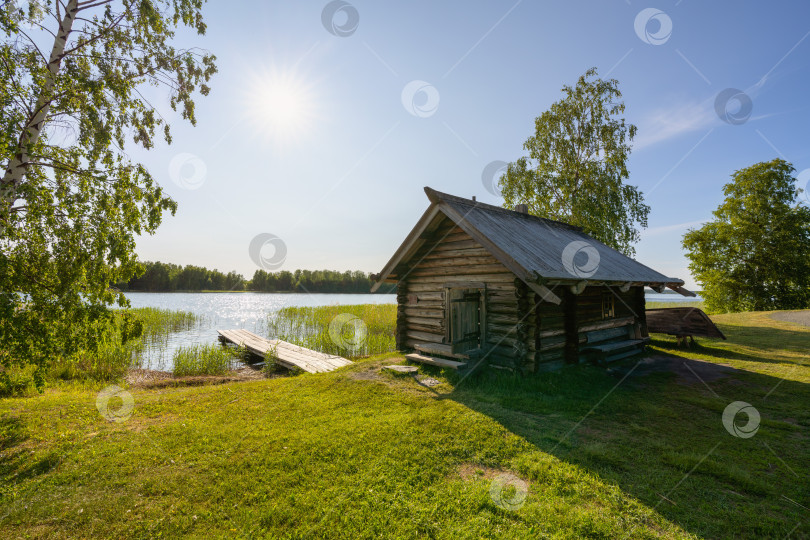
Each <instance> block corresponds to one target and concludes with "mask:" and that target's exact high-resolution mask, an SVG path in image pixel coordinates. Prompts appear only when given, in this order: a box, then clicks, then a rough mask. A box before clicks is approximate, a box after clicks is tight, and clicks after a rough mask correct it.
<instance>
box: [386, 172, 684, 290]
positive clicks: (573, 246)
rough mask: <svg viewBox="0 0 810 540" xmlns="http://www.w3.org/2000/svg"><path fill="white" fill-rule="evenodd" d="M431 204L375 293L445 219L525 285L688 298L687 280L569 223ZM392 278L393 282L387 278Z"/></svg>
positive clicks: (437, 195)
mask: <svg viewBox="0 0 810 540" xmlns="http://www.w3.org/2000/svg"><path fill="white" fill-rule="evenodd" d="M425 193H426V194H427V196H428V198H429V199H430V202H431V205H430V207H429V208H428V209H427V211H426V212H425V214H424V215H423V216H422V218H421V219H420V220H419V222H418V223H417V224H416V226H415V227H414V229H413V230H412V231H411V233H410V234H409V235H408V237H407V238H406V239H405V242H403V244H402V245H401V246H400V248H399V249H398V250H397V252H396V253H395V254H394V256H393V257H392V258H391V260H390V261H389V262H388V264H386V266H385V268H384V269H383V271H382V272H381V273H380V274H378V275H377V276H375V278H376V279H375V280H376V281H377V284H375V289H376V288H377V287H378V286H379V284H380V283H382V282H383V281H385V280H389V281H390V278H394V279H397V278H396V276H392V275H391V274H392V273H393V270H394V268H395V267H396V266H397V265H400V264H402V263H406V264H407V261H408V259H409V257H410V256H411V255H412V254H413V253H414V252H415V250H416V249H418V247H419V246H420V245H421V242H423V240H422V239H421V238H420V237H422V236H424V235H423V233H424V231H425V230H426V229H427V228H428V227H429V226H430V225H431V223H434V222H435V220H436V219H437V218H440V217H441V215H444V216H446V217H447V218H449V219H451V220H452V221H453V222H455V223H456V224H457V225H458V226H459V227H460V228H461V229H462V230H464V231H465V232H466V233H467V234H469V235H470V236H472V237H473V238H474V239H475V240H476V241H478V242H479V243H480V244H481V245H482V246H484V247H485V248H486V249H488V250H489V251H490V252H491V253H492V255H493V256H494V257H495V258H496V259H498V260H499V261H500V262H501V263H503V264H504V266H506V267H507V268H509V269H510V270H511V271H512V272H514V273H515V275H516V276H517V277H519V278H520V279H522V280H524V281H525V282H526V283H527V284H529V285H532V284H537V283H539V284H543V283H548V282H554V283H563V282H571V283H582V282H583V281H587V282H588V283H589V284H598V283H606V284H629V283H632V284H636V285H647V286H651V287H654V288H656V289H660V288H662V287H670V288H672V289H673V290H676V291H678V292H680V293H681V294H684V295H691V293H689V291H686V290H685V289H683V288H682V285H683V280H680V279H677V278H671V277H667V276H665V275H664V274H661V273H660V272H657V271H655V270H653V269H652V268H650V267H648V266H645V265H643V264H641V263H640V262H638V261H636V260H634V259H632V258H630V257H628V256H627V255H624V254H623V253H621V252H619V251H617V250H615V249H613V248H611V247H608V246H606V245H605V244H603V243H601V242H599V241H597V240H595V239H594V238H592V237H590V236H588V235H587V234H585V233H584V232H583V231H582V229H580V228H579V227H575V226H572V225H568V224H566V223H561V222H558V221H553V220H549V219H544V218H540V217H537V216H532V215H530V214H524V213H522V212H515V211H513V210H507V209H505V208H501V207H498V206H493V205H490V204H484V203H481V202H478V201H473V200H470V199H464V198H461V197H456V196H453V195H448V194H446V193H441V192H439V191H436V190H433V189H431V188H428V187H426V188H425ZM389 276H390V278H389Z"/></svg>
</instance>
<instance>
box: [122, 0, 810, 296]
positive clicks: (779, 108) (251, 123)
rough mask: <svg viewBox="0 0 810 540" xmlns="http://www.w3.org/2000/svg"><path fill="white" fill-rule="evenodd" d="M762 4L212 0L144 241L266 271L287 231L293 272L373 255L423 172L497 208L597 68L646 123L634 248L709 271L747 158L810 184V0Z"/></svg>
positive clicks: (398, 226) (414, 200)
mask: <svg viewBox="0 0 810 540" xmlns="http://www.w3.org/2000/svg"><path fill="white" fill-rule="evenodd" d="M746 4H747V5H745V6H741V5H739V3H735V2H716V3H711V4H707V3H702V2H696V1H694V0H679V1H676V0H671V1H662V2H657V3H655V4H650V3H647V2H639V1H637V0H632V1H623V0H610V1H595V0H594V1H588V2H586V1H583V2H533V1H530V0H523V1H518V2H512V1H510V2H475V3H458V4H456V3H441V4H440V3H430V2H411V3H408V4H404V3H394V2H364V1H352V2H343V3H334V2H320V1H312V2H295V3H293V2H251V3H250V4H249V8H246V9H242V10H239V11H237V10H234V9H233V4H229V5H226V4H224V3H209V5H208V6H206V9H205V14H206V19H207V23H208V34H207V35H206V36H205V37H204V38H197V37H193V36H192V39H191V42H193V44H195V45H198V46H202V47H204V48H206V49H208V50H210V51H211V52H213V53H214V54H216V55H217V58H218V60H217V65H218V67H219V73H218V74H216V75H215V77H214V79H213V80H212V84H211V87H212V90H211V93H210V95H209V96H208V97H205V98H199V99H197V110H196V114H197V120H198V125H197V127H196V128H195V127H191V126H190V125H188V124H187V123H183V122H179V121H176V122H174V123H173V137H174V143H173V144H172V145H171V146H167V145H166V144H162V145H158V147H157V148H156V149H154V150H152V151H149V152H144V151H133V152H132V153H131V154H132V157H133V158H134V159H136V160H138V161H141V162H143V163H144V164H145V165H146V166H147V167H148V168H149V170H150V171H151V172H152V174H153V175H154V176H155V177H156V179H157V180H158V181H159V182H160V184H161V185H162V186H164V187H165V189H166V191H167V193H168V194H170V195H171V196H172V197H173V198H174V199H175V200H176V201H177V202H178V204H179V208H178V211H177V215H176V216H175V217H171V216H166V218H165V219H164V223H163V225H162V226H161V227H160V229H159V230H158V232H157V234H155V235H154V236H151V237H141V238H140V239H139V241H138V253H139V256H140V258H141V259H142V260H160V261H163V262H171V263H176V264H183V265H185V264H195V265H199V266H206V267H209V268H218V269H220V270H222V271H226V272H227V271H230V270H236V271H238V272H240V273H242V274H244V275H245V277H247V278H250V277H251V276H252V275H253V272H254V271H255V270H256V269H257V268H258V266H257V265H256V263H255V262H254V261H253V260H252V258H251V256H250V254H249V246H250V244H251V240H252V239H254V238H255V237H256V236H257V235H259V234H271V235H275V236H277V237H278V238H280V239H281V241H283V244H284V246H285V247H286V258H284V260H283V264H281V260H280V259H279V258H278V257H277V258H276V262H277V263H278V264H277V265H276V266H275V267H274V269H276V270H294V269H296V268H308V269H313V270H315V269H333V270H364V271H370V272H378V271H379V270H381V269H382V267H383V265H384V264H385V262H386V261H387V260H388V259H389V258H390V256H391V255H392V254H393V253H394V251H395V250H396V248H397V247H398V246H399V245H400V243H401V242H402V240H403V239H404V238H405V236H406V235H407V234H408V232H409V231H410V230H411V228H412V227H413V226H414V224H415V223H416V221H417V219H418V218H419V216H420V215H421V214H422V212H423V211H424V210H425V209H426V208H427V206H428V204H429V202H428V200H427V198H426V196H425V194H424V192H423V187H424V186H430V187H432V188H434V189H437V190H440V191H444V192H447V193H451V194H454V195H458V196H462V197H467V198H469V197H472V196H476V197H477V199H478V200H480V201H483V202H487V203H490V204H496V205H501V204H502V203H503V199H502V198H500V197H499V196H498V195H497V194H496V192H495V190H494V189H492V186H491V185H488V183H487V182H486V181H485V179H484V178H482V175H483V173H484V171H485V169H487V166H488V165H489V164H490V163H492V162H495V161H503V162H508V161H514V160H516V159H517V158H518V157H520V156H522V155H524V151H523V148H522V145H523V142H524V141H525V140H526V138H528V137H529V136H530V135H532V134H533V133H534V119H535V117H537V116H539V115H540V114H541V113H542V112H543V111H545V110H547V109H548V107H549V106H550V105H551V104H552V103H553V102H555V101H557V100H559V99H560V98H561V97H562V93H561V91H560V90H561V88H562V86H563V85H566V84H569V85H573V84H574V83H575V82H576V80H577V78H578V77H579V76H580V75H582V74H583V73H584V72H585V71H586V70H587V69H589V68H590V67H597V68H598V70H599V76H601V77H602V78H616V79H618V80H619V85H620V89H621V91H622V93H623V99H624V102H625V105H626V111H625V117H626V119H627V120H628V121H629V122H631V123H634V124H636V125H637V126H638V135H637V137H636V139H635V141H634V144H633V152H632V154H631V156H630V161H629V169H630V179H629V183H631V184H633V185H636V186H639V188H640V189H641V191H642V192H643V193H644V196H645V202H646V203H647V204H648V205H649V206H650V207H651V212H650V216H649V228H648V229H646V230H644V231H642V241H641V242H640V243H639V244H637V245H636V251H637V253H636V257H635V258H636V259H637V260H639V261H640V262H642V263H644V264H646V265H647V266H650V267H652V268H654V269H656V270H658V271H660V272H662V273H664V274H667V275H669V276H672V277H678V278H681V279H683V280H684V281H685V282H686V285H687V287H693V288H694V287H695V286H696V284H695V282H694V280H693V278H692V277H691V275H690V274H689V271H688V269H687V260H686V258H685V256H684V254H683V250H682V249H681V245H680V242H681V237H682V236H683V233H684V232H685V231H686V230H687V228H689V227H695V226H699V225H700V224H701V223H702V222H704V221H705V220H708V219H710V218H711V215H712V211H713V210H714V209H715V208H716V207H717V205H718V204H719V203H720V202H721V201H722V200H723V193H722V186H723V185H724V184H725V183H727V182H728V181H729V179H730V175H731V174H732V173H733V172H734V171H735V170H738V169H741V168H744V167H747V166H749V165H752V164H754V163H757V162H760V161H770V160H772V159H774V158H777V157H781V158H783V159H786V160H787V161H789V162H791V163H792V164H793V165H794V167H795V168H796V174H797V175H798V177H799V182H798V184H800V185H798V186H797V187H802V188H805V187H806V185H807V182H808V180H810V145H808V137H807V134H806V132H807V126H808V125H810V107H809V106H808V98H807V90H808V85H807V82H808V81H809V80H810V62H808V59H810V37H809V36H810V17H808V15H810V5H808V4H805V3H802V2H798V1H795V2H771V3H764V2H757V3H754V2H750V3H746ZM244 5H245V4H240V6H244ZM729 89H733V91H732V90H729ZM718 96H719V97H718ZM154 103H155V104H156V105H157V106H158V107H159V108H160V109H161V110H162V111H164V113H165V115H166V116H167V117H169V118H170V119H171V118H174V119H175V120H179V114H175V113H172V112H171V111H170V110H168V107H167V103H168V99H167V97H165V96H158V95H155V96H154ZM271 257H272V254H271Z"/></svg>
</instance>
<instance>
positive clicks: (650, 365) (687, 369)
mask: <svg viewBox="0 0 810 540" xmlns="http://www.w3.org/2000/svg"><path fill="white" fill-rule="evenodd" d="M736 371H737V370H735V369H734V368H733V367H731V366H729V365H725V364H715V363H713V362H705V361H703V360H693V359H688V358H680V357H677V356H665V355H659V354H656V355H652V356H648V357H647V358H644V359H642V360H641V361H640V362H639V363H638V364H637V365H635V364H634V365H624V366H617V367H615V368H611V369H609V370H608V373H613V374H616V375H618V376H621V377H624V376H627V377H628V378H635V379H640V378H643V377H645V376H648V375H650V374H654V373H672V374H674V375H675V376H676V382H677V383H679V384H685V385H695V384H700V385H702V384H703V383H702V382H701V381H703V382H706V383H708V382H712V381H716V380H718V379H725V378H728V377H731V376H733V375H734V373H735V372H736Z"/></svg>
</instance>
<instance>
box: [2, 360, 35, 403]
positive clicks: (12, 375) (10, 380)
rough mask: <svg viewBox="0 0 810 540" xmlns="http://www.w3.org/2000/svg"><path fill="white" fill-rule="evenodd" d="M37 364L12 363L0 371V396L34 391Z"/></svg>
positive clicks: (22, 394) (20, 394) (21, 394)
mask: <svg viewBox="0 0 810 540" xmlns="http://www.w3.org/2000/svg"><path fill="white" fill-rule="evenodd" d="M36 370H37V366H35V365H34V364H25V365H22V366H17V365H12V366H9V367H7V368H5V370H3V371H2V372H0V396H3V397H7V396H25V395H28V394H31V393H34V392H35V391H36V384H35V383H34V373H35V372H36Z"/></svg>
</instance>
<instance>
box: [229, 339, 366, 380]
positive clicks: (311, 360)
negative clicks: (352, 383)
mask: <svg viewBox="0 0 810 540" xmlns="http://www.w3.org/2000/svg"><path fill="white" fill-rule="evenodd" d="M217 333H218V334H219V340H220V341H223V342H228V343H233V344H235V345H238V346H241V347H244V348H245V349H247V350H249V351H250V352H252V353H253V354H256V355H259V356H265V355H266V354H267V353H268V352H272V354H273V357H274V358H275V361H276V362H278V363H279V364H281V365H282V366H284V367H286V368H288V369H292V368H298V369H302V370H304V371H306V372H307V373H324V372H327V371H332V370H335V369H337V368H339V367H343V366H348V365H350V364H351V363H352V362H351V360H346V359H345V358H343V357H341V356H334V355H331V354H324V353H322V352H318V351H313V350H311V349H306V348H304V347H299V346H298V345H293V344H292V343H287V342H286V341H281V340H280V339H266V338H263V337H261V336H257V335H256V334H254V333H253V332H248V331H247V330H217Z"/></svg>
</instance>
